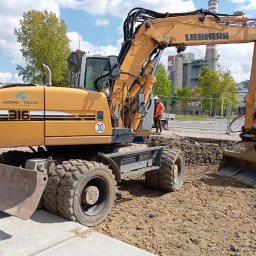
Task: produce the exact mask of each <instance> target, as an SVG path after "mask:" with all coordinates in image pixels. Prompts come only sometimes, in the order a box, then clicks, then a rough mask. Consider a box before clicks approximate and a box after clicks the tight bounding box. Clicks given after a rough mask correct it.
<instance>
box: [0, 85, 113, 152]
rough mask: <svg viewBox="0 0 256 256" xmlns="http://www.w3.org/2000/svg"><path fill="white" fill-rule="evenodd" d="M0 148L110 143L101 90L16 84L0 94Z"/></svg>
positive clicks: (105, 100)
mask: <svg viewBox="0 0 256 256" xmlns="http://www.w3.org/2000/svg"><path fill="white" fill-rule="evenodd" d="M0 110H1V112H0V113H1V114H0V115H1V122H0V131H1V133H0V147H19V146H42V145H44V146H51V145H79V144H80V145H81V144H108V143H111V135H112V125H111V120H110V112H109V107H108V102H107V99H106V96H105V94H104V93H100V92H94V91H86V90H82V89H75V88H62V87H47V86H38V85H34V86H26V85H25V86H17V87H10V88H8V87H7V88H2V89H1V93H0Z"/></svg>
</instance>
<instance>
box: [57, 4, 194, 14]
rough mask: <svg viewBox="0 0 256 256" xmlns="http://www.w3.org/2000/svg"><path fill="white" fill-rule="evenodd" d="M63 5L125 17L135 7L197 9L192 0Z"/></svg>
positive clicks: (162, 9) (164, 10)
mask: <svg viewBox="0 0 256 256" xmlns="http://www.w3.org/2000/svg"><path fill="white" fill-rule="evenodd" d="M58 2H59V3H60V5H61V7H66V8H72V9H76V10H84V11H86V12H89V13H91V14H94V15H95V14H96V15H98V14H99V15H103V14H109V15H114V16H118V17H122V18H123V17H125V16H126V15H127V13H128V12H129V11H130V10H131V9H132V8H134V7H137V6H141V7H143V8H147V9H152V10H155V11H158V12H184V11H191V10H194V9H195V4H194V2H193V1H192V0H175V4H172V3H171V2H170V0H137V1H136V2H135V1H134V0H126V1H123V0H112V1H109V0H94V1H90V0H80V1H76V0H59V1H58Z"/></svg>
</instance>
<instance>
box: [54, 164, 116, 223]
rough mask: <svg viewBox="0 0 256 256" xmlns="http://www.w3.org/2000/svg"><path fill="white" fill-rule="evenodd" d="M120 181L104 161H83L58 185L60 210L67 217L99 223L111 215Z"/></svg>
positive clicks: (67, 173)
mask: <svg viewBox="0 0 256 256" xmlns="http://www.w3.org/2000/svg"><path fill="white" fill-rule="evenodd" d="M115 198H116V181H115V178H114V175H113V174H112V172H111V170H110V169H109V168H108V167H107V166H106V165H104V164H101V163H96V162H92V161H83V162H81V163H79V164H77V165H76V166H74V167H72V170H69V171H68V172H66V173H65V175H64V177H63V179H62V180H61V182H60V186H59V187H58V194H57V209H58V212H59V215H61V216H62V217H64V218H67V219H70V220H73V221H78V222H80V223H81V224H83V225H85V226H95V225H97V224H99V223H100V222H102V221H103V220H104V219H105V218H106V217H107V215H108V214H109V212H110V210H111V208H112V206H113V204H114V201H115Z"/></svg>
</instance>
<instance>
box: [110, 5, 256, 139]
mask: <svg viewBox="0 0 256 256" xmlns="http://www.w3.org/2000/svg"><path fill="white" fill-rule="evenodd" d="M138 22H141V23H140V24H139V25H138V26H137V27H135V25H136V24H137V23H138ZM249 42H256V22H255V19H248V18H247V17H245V16H236V15H226V14H215V13H212V12H209V11H208V10H197V11H194V12H188V13H173V14H170V13H165V14H161V13H156V12H153V11H150V10H145V9H142V8H135V9H133V10H132V11H131V12H130V13H129V14H128V16H127V18H126V20H125V22H124V42H123V45H122V49H121V51H120V54H119V62H120V64H121V67H120V69H121V75H120V78H119V79H118V80H117V81H116V82H115V84H114V87H113V93H112V112H115V113H118V114H117V115H113V118H116V119H117V123H118V126H123V127H132V128H133V130H134V131H135V132H136V131H137V130H138V129H140V123H141V122H140V120H141V118H142V117H143V113H138V112H137V111H136V109H137V108H136V107H135V105H136V97H137V94H138V93H143V94H144V103H145V104H146V103H147V101H148V99H149V96H150V94H151V92H152V90H153V87H154V83H155V77H154V71H155V69H156V66H157V65H158V62H159V57H160V56H161V53H162V51H163V49H164V48H166V47H176V48H177V51H178V52H181V51H184V50H185V49H186V46H195V45H213V44H232V43H249ZM254 45H255V44H254ZM255 51H256V50H255V49H254V55H253V63H252V72H251V79H250V88H249V93H248V96H247V97H246V103H247V107H246V116H245V125H244V128H243V134H242V136H241V137H242V139H245V138H246V139H247V140H248V139H250V140H256V137H255V135H254V133H255V134H256V131H255V132H254V130H253V120H254V112H255V92H256V54H255ZM248 134H250V136H248ZM252 134H253V135H252Z"/></svg>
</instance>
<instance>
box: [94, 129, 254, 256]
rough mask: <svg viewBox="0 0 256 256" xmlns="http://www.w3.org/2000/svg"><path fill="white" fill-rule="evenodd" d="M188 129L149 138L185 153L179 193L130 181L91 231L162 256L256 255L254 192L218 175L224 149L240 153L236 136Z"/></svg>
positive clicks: (210, 130) (240, 147) (126, 182)
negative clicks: (182, 177)
mask: <svg viewBox="0 0 256 256" xmlns="http://www.w3.org/2000/svg"><path fill="white" fill-rule="evenodd" d="M199 126H201V125H200V124H199ZM190 127H191V126H190ZM201 127H202V126H201ZM188 128H189V126H185V127H184V126H183V127H176V128H175V127H170V129H169V130H168V131H163V133H162V135H160V136H159V135H157V136H155V135H153V136H152V138H151V139H152V140H153V141H154V143H155V144H159V143H165V144H167V145H168V147H170V148H173V147H176V148H180V149H181V150H182V151H183V154H184V157H185V161H186V181H185V184H184V187H183V189H182V190H181V191H179V192H174V193H167V194H166V193H163V192H160V191H153V190H149V189H147V188H145V186H144V177H143V176H138V177H136V178H128V179H126V180H125V181H124V182H123V183H122V185H121V186H120V187H119V193H118V197H117V201H116V204H115V207H114V208H113V210H112V211H111V213H110V215H109V217H108V218H107V220H106V221H105V222H103V223H102V224H100V225H99V226H97V227H95V228H94V229H95V230H97V231H98V232H101V233H103V234H108V235H110V236H112V237H114V238H117V239H120V240H121V241H124V242H126V243H129V244H132V245H135V246H137V247H139V248H142V249H144V250H147V251H149V252H152V253H154V254H157V255H161V256H164V255H165V256H170V255H177V256H178V255H179V256H180V255H250V256H251V255H256V225H255V223H256V194H255V190H254V189H252V188H249V187H247V186H245V185H243V184H241V183H238V182H236V181H234V180H231V179H229V178H225V177H220V176H218V175H217V169H218V163H219V161H220V159H221V156H222V151H223V149H224V148H227V149H233V150H235V151H241V150H243V147H244V145H242V144H240V143H239V144H237V142H238V141H239V136H238V133H232V134H227V132H226V130H225V127H224V129H219V130H216V129H208V130H204V129H191V128H190V129H188Z"/></svg>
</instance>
